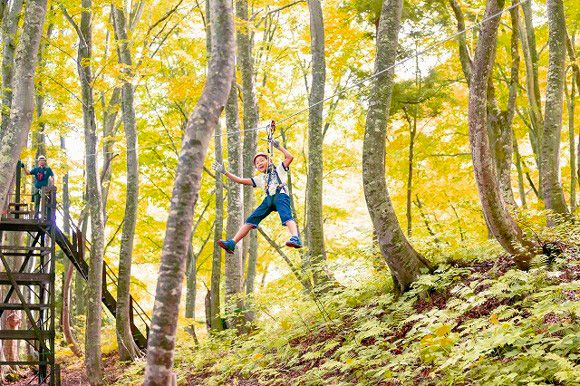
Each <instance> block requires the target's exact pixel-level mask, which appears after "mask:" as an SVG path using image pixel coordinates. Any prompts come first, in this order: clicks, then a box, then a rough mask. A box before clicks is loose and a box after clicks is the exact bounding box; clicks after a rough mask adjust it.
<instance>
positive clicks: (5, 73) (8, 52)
mask: <svg viewBox="0 0 580 386" xmlns="http://www.w3.org/2000/svg"><path fill="white" fill-rule="evenodd" d="M22 5H23V0H14V1H12V2H11V4H10V6H9V7H7V8H5V11H6V15H4V19H3V21H2V43H3V44H2V45H3V53H2V90H3V91H2V123H1V128H0V138H2V133H3V132H4V131H5V130H6V128H7V127H8V122H9V121H10V106H11V105H12V77H13V76H14V67H15V63H14V53H15V51H16V32H17V31H18V24H19V22H20V16H21V14H22ZM39 55H40V54H39Z"/></svg>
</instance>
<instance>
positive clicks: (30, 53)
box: [0, 0, 46, 208]
mask: <svg viewBox="0 0 580 386" xmlns="http://www.w3.org/2000/svg"><path fill="white" fill-rule="evenodd" d="M45 15H46V0H30V1H29V2H28V5H27V7H26V14H25V16H24V26H23V29H22V35H21V36H20V40H19V42H18V47H17V49H16V59H15V60H14V67H15V72H14V81H13V82H12V85H11V88H12V93H13V102H12V106H11V108H10V122H9V123H8V126H7V127H6V129H5V130H3V132H2V137H1V138H0V208H4V207H5V202H4V201H5V198H6V197H7V194H8V190H9V187H10V182H11V181H12V178H13V175H14V166H15V165H16V162H17V161H18V158H19V157H20V152H21V150H22V148H23V147H24V146H25V145H26V140H27V137H28V132H29V131H30V125H31V123H32V115H33V111H34V94H35V93H34V74H35V71H36V65H37V63H38V60H37V58H38V50H39V46H40V39H41V36H42V27H43V25H44V18H45Z"/></svg>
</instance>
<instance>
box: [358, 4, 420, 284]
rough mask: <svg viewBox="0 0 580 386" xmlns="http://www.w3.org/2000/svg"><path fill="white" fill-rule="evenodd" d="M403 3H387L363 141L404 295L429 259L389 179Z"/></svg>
mask: <svg viewBox="0 0 580 386" xmlns="http://www.w3.org/2000/svg"><path fill="white" fill-rule="evenodd" d="M402 10H403V1H402V0H384V1H383V5H382V11H381V17H380V21H379V28H378V30H377V54H376V59H375V76H376V78H375V83H374V85H373V86H372V89H371V94H370V98H369V110H368V113H367V117H366V126H365V135H364V142H363V188H364V193H365V199H366V202H367V207H368V210H369V214H370V216H371V220H372V222H373V227H374V230H375V233H376V235H377V240H378V243H379V246H380V249H381V253H382V255H383V258H384V259H385V261H386V262H387V264H388V266H389V268H390V270H391V274H392V276H393V280H394V285H395V291H397V292H403V291H405V290H407V289H408V288H409V286H410V285H411V283H412V282H413V281H414V280H415V279H416V278H417V276H418V275H419V274H420V271H421V269H428V268H429V265H428V262H427V260H425V258H423V257H422V256H421V255H420V254H419V253H417V251H415V249H414V248H413V247H412V246H411V244H409V241H408V240H407V239H406V238H405V235H404V234H403V230H402V229H401V226H400V224H399V221H398V219H397V216H396V214H395V210H394V208H393V204H392V203H391V199H390V197H389V191H388V189H387V181H386V178H385V146H386V130H387V122H388V119H389V110H390V105H391V96H392V89H393V76H394V70H393V68H392V67H393V65H394V63H395V60H396V55H397V46H398V37H399V29H400V25H401V13H402Z"/></svg>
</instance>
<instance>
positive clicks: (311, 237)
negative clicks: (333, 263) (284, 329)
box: [302, 0, 328, 286]
mask: <svg viewBox="0 0 580 386" xmlns="http://www.w3.org/2000/svg"><path fill="white" fill-rule="evenodd" d="M308 9H309V11H310V51H311V53H312V84H311V86H310V94H309V96H308V102H309V104H310V109H309V111H308V175H307V178H306V202H307V209H306V229H305V236H306V246H307V248H308V251H307V252H306V253H305V254H303V255H302V257H303V264H302V265H303V267H304V268H306V269H307V270H311V275H312V280H313V282H314V285H315V286H316V285H319V284H323V283H325V282H326V281H327V280H328V277H327V275H326V273H325V272H324V270H323V265H324V263H325V261H326V251H325V249H324V224H323V219H322V179H323V175H322V171H323V160H324V157H323V153H322V152H323V148H322V141H323V133H322V112H323V107H324V105H323V103H322V101H323V99H324V86H325V83H326V63H325V57H324V21H323V18H322V6H321V4H320V0H308Z"/></svg>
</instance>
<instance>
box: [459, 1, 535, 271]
mask: <svg viewBox="0 0 580 386" xmlns="http://www.w3.org/2000/svg"><path fill="white" fill-rule="evenodd" d="M502 8H503V0H500V1H499V2H498V1H497V0H488V2H487V6H486V9H485V13H484V16H483V17H484V19H488V18H490V17H491V15H495V14H497V13H498V12H499V11H501V9H502ZM498 25H499V17H493V18H491V19H490V20H488V21H486V22H485V23H484V24H483V26H482V27H481V32H480V37H479V40H478V42H477V47H476V49H475V56H474V59H473V76H472V78H471V79H472V84H471V87H470V89H469V110H468V122H469V139H470V144H471V155H472V158H473V168H474V170H475V180H476V182H477V187H478V190H479V197H480V200H481V204H482V207H483V214H484V216H485V220H486V223H487V226H488V228H489V230H490V231H491V233H492V234H493V235H494V237H495V238H496V239H497V240H498V242H499V243H500V244H501V245H502V247H504V249H505V250H506V251H508V252H509V253H510V254H512V255H514V256H515V261H516V263H517V264H518V266H519V267H520V268H528V267H529V262H530V259H531V257H532V256H533V250H532V249H533V246H532V245H531V243H530V242H529V241H527V240H526V239H524V236H523V234H522V231H521V229H520V228H519V227H518V226H517V224H516V223H515V222H514V220H513V218H512V217H511V215H510V213H509V211H508V210H507V209H506V206H505V203H504V199H503V196H502V195H501V193H500V189H499V181H498V177H497V175H496V168H495V167H494V165H493V163H492V159H491V156H490V155H491V154H490V152H491V151H490V146H489V138H488V135H487V109H486V101H487V99H488V96H487V92H488V82H489V77H490V74H491V70H492V68H493V64H494V61H495V46H496V41H497V28H498Z"/></svg>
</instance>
